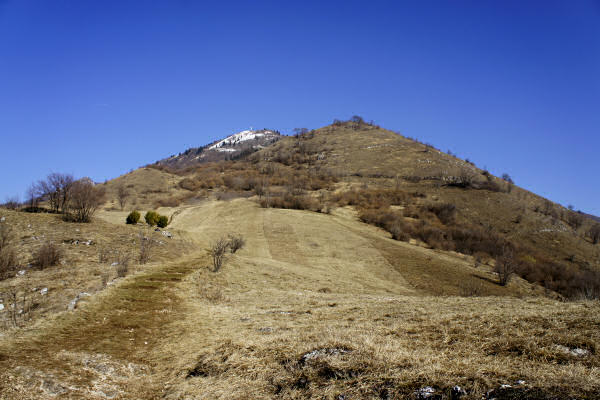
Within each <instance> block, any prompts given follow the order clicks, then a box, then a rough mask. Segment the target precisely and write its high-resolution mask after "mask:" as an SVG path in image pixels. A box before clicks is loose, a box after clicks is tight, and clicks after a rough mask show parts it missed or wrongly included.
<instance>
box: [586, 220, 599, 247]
mask: <svg viewBox="0 0 600 400" xmlns="http://www.w3.org/2000/svg"><path fill="white" fill-rule="evenodd" d="M587 235H588V236H589V238H590V239H591V240H592V243H594V244H598V243H600V224H594V225H592V227H591V228H590V229H589V230H588V231H587Z"/></svg>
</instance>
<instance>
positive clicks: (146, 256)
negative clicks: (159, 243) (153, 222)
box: [138, 229, 156, 264]
mask: <svg viewBox="0 0 600 400" xmlns="http://www.w3.org/2000/svg"><path fill="white" fill-rule="evenodd" d="M138 239H139V241H140V254H139V258H138V260H139V262H140V264H146V263H147V262H148V261H150V259H151V258H152V253H153V250H154V247H155V245H156V241H155V240H153V239H152V237H151V234H150V231H148V230H146V231H145V232H144V230H141V229H140V232H139V234H138Z"/></svg>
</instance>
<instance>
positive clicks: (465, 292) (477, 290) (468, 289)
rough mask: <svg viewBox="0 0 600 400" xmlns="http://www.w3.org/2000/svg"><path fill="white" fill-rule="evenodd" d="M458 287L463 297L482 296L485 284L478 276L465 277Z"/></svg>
mask: <svg viewBox="0 0 600 400" xmlns="http://www.w3.org/2000/svg"><path fill="white" fill-rule="evenodd" d="M458 287H459V289H460V295H461V296H463V297H474V296H481V294H482V293H483V284H482V283H481V281H480V280H479V279H476V278H468V279H465V280H464V281H461V282H460V283H459V285H458Z"/></svg>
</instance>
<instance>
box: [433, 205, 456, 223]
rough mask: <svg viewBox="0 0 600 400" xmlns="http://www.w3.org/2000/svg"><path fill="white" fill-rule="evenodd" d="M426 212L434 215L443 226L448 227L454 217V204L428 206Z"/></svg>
mask: <svg viewBox="0 0 600 400" xmlns="http://www.w3.org/2000/svg"><path fill="white" fill-rule="evenodd" d="M427 210H428V211H431V212H432V213H434V214H435V215H436V216H437V217H438V219H439V220H440V222H441V223H442V224H444V225H449V224H451V223H453V222H454V217H455V215H456V206H455V205H454V204H451V203H441V204H430V205H429V206H428V207H427Z"/></svg>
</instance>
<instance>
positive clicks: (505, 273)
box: [494, 247, 517, 286]
mask: <svg viewBox="0 0 600 400" xmlns="http://www.w3.org/2000/svg"><path fill="white" fill-rule="evenodd" d="M516 270H517V263H516V261H515V258H514V254H513V250H512V249H511V248H509V247H504V249H503V251H502V254H501V255H500V256H498V257H497V258H496V265H495V266H494V272H496V273H497V274H498V283H500V285H501V286H506V285H507V284H508V282H510V279H511V278H512V276H513V274H514V273H515V272H516Z"/></svg>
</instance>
